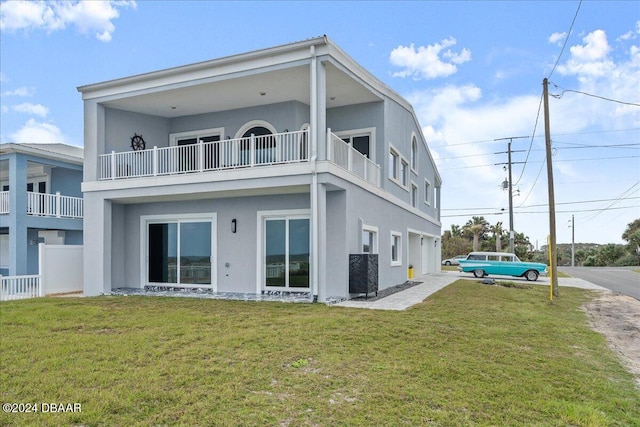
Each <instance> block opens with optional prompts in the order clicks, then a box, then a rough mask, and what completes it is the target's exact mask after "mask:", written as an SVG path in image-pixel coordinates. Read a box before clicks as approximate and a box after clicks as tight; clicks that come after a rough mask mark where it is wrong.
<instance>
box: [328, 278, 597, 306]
mask: <svg viewBox="0 0 640 427" xmlns="http://www.w3.org/2000/svg"><path fill="white" fill-rule="evenodd" d="M458 279H470V280H478V281H479V279H476V278H474V277H473V275H471V274H468V273H460V272H458V271H441V272H439V273H435V274H428V275H425V276H422V277H419V278H417V279H414V280H415V281H418V282H422V283H421V284H419V285H416V286H413V287H411V288H409V289H406V290H404V291H401V292H396V293H395V294H391V295H389V296H387V297H384V298H380V299H378V300H376V301H362V300H358V301H353V300H349V301H342V302H339V303H337V304H334V305H333V306H334V307H351V308H368V309H372V310H406V309H407V308H409V307H411V306H414V305H416V304H419V303H421V302H422V301H424V300H425V298H427V297H428V296H429V295H431V294H433V293H436V292H437V291H439V290H440V289H442V288H444V287H445V286H447V285H449V284H451V283H453V282H455V281H456V280H458ZM497 280H502V281H515V282H523V283H529V284H536V285H541V286H549V278H548V277H540V278H539V279H538V280H537V281H536V282H528V281H526V280H525V279H521V278H519V277H505V276H501V277H498V278H497ZM558 286H568V287H573V288H581V289H592V290H599V291H608V289H606V288H603V287H602V286H598V285H594V284H593V283H590V282H587V281H586V280H582V279H577V278H574V277H570V278H563V277H560V278H558Z"/></svg>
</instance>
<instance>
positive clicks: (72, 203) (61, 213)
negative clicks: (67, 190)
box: [0, 191, 84, 219]
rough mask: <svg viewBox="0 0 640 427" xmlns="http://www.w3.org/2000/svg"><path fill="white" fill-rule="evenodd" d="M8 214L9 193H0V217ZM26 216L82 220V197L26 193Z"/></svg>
mask: <svg viewBox="0 0 640 427" xmlns="http://www.w3.org/2000/svg"><path fill="white" fill-rule="evenodd" d="M9 212H10V206H9V191H2V192H0V215H5V214H8V213H9ZM27 215H33V216H49V217H56V218H76V219H82V218H83V216H84V201H83V199H82V197H71V196H62V195H60V193H55V194H44V193H33V192H30V191H27Z"/></svg>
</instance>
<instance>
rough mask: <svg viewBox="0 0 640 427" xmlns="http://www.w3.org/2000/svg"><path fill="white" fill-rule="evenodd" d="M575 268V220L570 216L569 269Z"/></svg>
mask: <svg viewBox="0 0 640 427" xmlns="http://www.w3.org/2000/svg"><path fill="white" fill-rule="evenodd" d="M575 266H576V219H575V216H574V215H571V267H575Z"/></svg>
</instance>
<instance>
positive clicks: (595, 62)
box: [558, 30, 615, 78]
mask: <svg viewBox="0 0 640 427" xmlns="http://www.w3.org/2000/svg"><path fill="white" fill-rule="evenodd" d="M582 41H583V42H584V43H585V44H584V45H580V44H578V45H575V46H571V48H570V49H569V51H570V53H571V56H570V58H569V60H567V62H566V63H565V64H563V65H561V66H559V67H558V71H559V72H560V73H562V74H565V75H578V76H579V77H581V78H588V77H604V76H607V75H611V73H612V71H613V68H614V67H615V65H614V63H613V62H612V61H611V59H609V57H608V54H609V52H610V51H611V47H610V46H609V42H608V41H607V34H606V33H605V32H604V31H603V30H595V31H593V32H591V33H589V34H587V35H586V36H585V37H584V38H583V39H582Z"/></svg>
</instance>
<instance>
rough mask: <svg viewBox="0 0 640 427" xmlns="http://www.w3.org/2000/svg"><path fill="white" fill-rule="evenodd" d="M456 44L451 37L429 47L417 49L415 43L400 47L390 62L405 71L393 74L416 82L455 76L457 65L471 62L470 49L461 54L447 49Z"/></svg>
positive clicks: (394, 50)
mask: <svg viewBox="0 0 640 427" xmlns="http://www.w3.org/2000/svg"><path fill="white" fill-rule="evenodd" d="M455 44H456V39H454V38H453V37H449V38H447V39H444V40H442V41H441V42H439V43H434V44H432V45H428V46H427V47H424V46H419V47H418V48H417V49H416V47H415V46H414V44H413V43H412V44H411V45H410V46H398V47H397V48H395V49H393V50H392V51H391V54H390V55H389V61H390V62H391V64H393V65H395V66H397V67H403V68H404V69H403V70H402V71H398V72H395V73H393V76H394V77H412V78H413V79H415V80H420V79H433V78H437V77H447V76H450V75H451V74H454V73H455V72H456V71H458V68H457V67H456V65H460V64H463V63H465V62H468V61H470V60H471V51H470V50H469V49H466V48H464V49H462V50H461V51H460V52H453V51H452V50H451V49H447V48H449V47H451V46H455ZM444 49H447V50H444ZM443 50H444V51H443Z"/></svg>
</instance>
